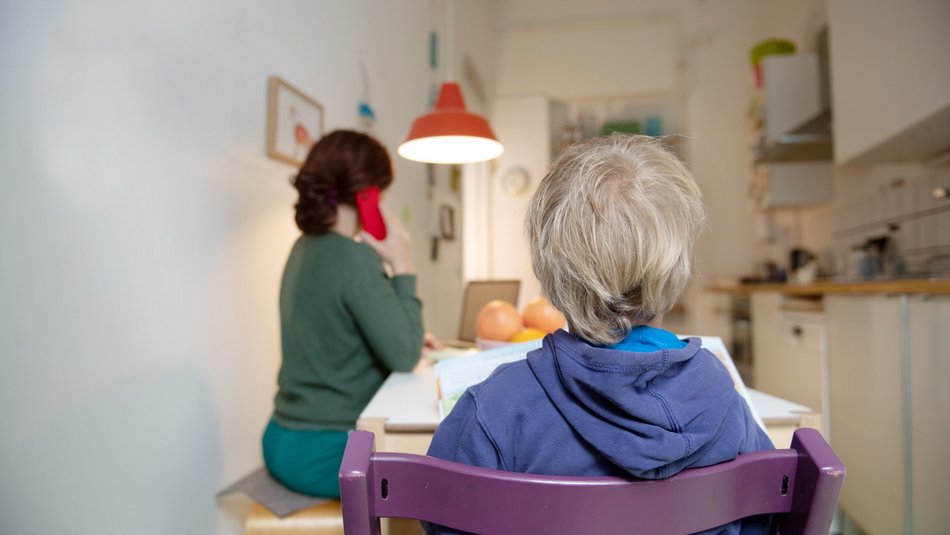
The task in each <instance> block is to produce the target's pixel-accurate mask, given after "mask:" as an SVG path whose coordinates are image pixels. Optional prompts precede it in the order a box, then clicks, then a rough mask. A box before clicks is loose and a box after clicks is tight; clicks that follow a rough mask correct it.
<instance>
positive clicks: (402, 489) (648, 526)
mask: <svg viewBox="0 0 950 535" xmlns="http://www.w3.org/2000/svg"><path fill="white" fill-rule="evenodd" d="M844 473H845V469H844V465H842V464H841V461H840V460H838V457H837V456H836V455H835V453H834V452H833V451H832V450H831V447H830V446H828V443H827V442H825V440H824V439H823V438H822V436H821V435H820V434H819V433H818V432H817V431H815V430H814V429H805V428H803V429H799V430H797V431H795V436H794V438H793V439H792V447H791V449H787V450H773V451H757V452H752V453H746V454H743V455H740V456H739V457H738V458H737V459H735V460H733V461H729V462H725V463H721V464H718V465H715V466H709V467H705V468H695V469H691V470H685V471H683V472H681V473H679V474H677V475H675V476H673V477H671V478H669V479H663V480H653V481H651V480H636V479H624V478H617V477H571V476H540V475H534V474H520V473H515V472H504V471H500V470H492V469H487V468H479V467H474V466H468V465H464V464H459V463H455V462H450V461H445V460H442V459H436V458H433V457H427V456H424V455H410V454H404V453H386V452H380V453H374V452H373V434H372V433H370V432H367V431H353V432H351V433H350V436H349V440H348V441H347V444H346V452H345V453H344V455H343V463H342V465H341V466H340V493H341V499H342V501H343V526H344V531H345V533H346V535H364V534H366V535H369V534H372V535H377V534H378V533H379V519H380V518H384V517H390V518H392V517H398V518H413V519H418V520H423V521H427V522H432V523H435V524H441V525H443V526H447V527H451V528H454V529H458V530H463V531H470V532H474V533H490V534H494V533H521V534H524V533H545V534H559V533H563V534H577V533H597V534H615V533H616V534H621V533H622V534H624V535H628V534H630V533H634V532H636V533H649V534H660V533H693V532H696V531H701V530H703V529H709V528H713V527H716V526H720V525H722V524H727V523H729V522H732V521H734V520H738V519H740V518H744V517H747V516H753V515H759V514H775V515H777V517H776V520H777V522H776V524H777V528H778V529H777V531H778V532H779V533H782V534H783V535H784V534H808V535H819V534H820V535H827V534H828V531H829V528H830V526H831V519H832V516H833V515H834V511H835V505H836V503H837V501H838V493H839V492H840V491H841V484H842V482H843V481H844Z"/></svg>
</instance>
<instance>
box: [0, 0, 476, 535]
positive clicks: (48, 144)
mask: <svg viewBox="0 0 950 535" xmlns="http://www.w3.org/2000/svg"><path fill="white" fill-rule="evenodd" d="M432 9H433V2H430V1H425V0H416V1H402V2H398V3H396V2H371V1H368V0H360V1H343V0H338V1H327V0H324V1H304V0H298V1H289V0H286V1H279V2H260V1H251V0H241V1H227V2H226V1H223V0H218V1H206V2H185V1H181V0H174V1H169V2H153V3H145V4H143V3H139V2H131V3H130V2H121V1H118V0H114V1H105V0H103V1H98V2H89V1H86V2H78V1H65V0H63V1H46V2H8V1H3V2H2V3H0V72H2V73H3V74H2V76H0V117H2V120H0V295H2V298H0V422H2V426H0V444H2V446H0V448H2V450H0V452H2V453H0V474H3V477H2V483H0V485H2V489H3V493H2V495H3V499H2V500H0V532H2V533H91V532H96V533H99V532H102V533H137V534H147V533H156V534H159V533H161V534H167V533H202V534H204V533H213V532H217V533H237V532H238V531H239V524H240V522H241V519H240V518H238V517H236V516H235V515H234V512H233V511H230V510H225V509H222V508H221V507H220V506H218V505H217V504H216V503H215V501H214V498H213V496H214V493H215V491H216V490H217V489H219V488H221V487H222V486H224V485H225V484H226V483H228V482H230V481H232V480H234V479H236V478H237V477H239V476H240V475H242V474H243V473H245V472H247V471H249V470H251V469H252V468H255V467H256V466H258V465H259V464H260V453H259V437H260V432H261V430H262V428H263V426H264V424H265V422H266V420H267V418H268V415H269V412H270V410H271V397H272V395H273V392H274V388H275V384H274V383H275V375H276V371H277V366H278V362H279V339H278V323H277V308H276V301H277V297H276V296H277V288H278V283H279V276H280V272H281V269H282V267H283V262H284V260H285V258H286V255H287V252H288V250H289V247H290V245H291V243H292V242H293V240H294V239H295V237H296V236H297V234H298V233H297V231H296V229H295V227H294V226H293V223H292V204H293V202H294V195H293V190H292V188H290V187H289V185H288V183H287V178H288V177H289V176H290V174H291V173H292V171H293V169H292V168H290V167H288V166H286V165H283V164H280V163H277V162H275V161H273V160H270V159H268V158H266V157H265V156H264V155H263V154H264V131H265V125H264V120H265V104H266V100H265V98H266V91H265V88H266V80H267V77H268V76H269V75H280V76H282V77H284V78H285V79H286V80H288V81H289V82H291V83H293V84H294V85H296V86H297V87H299V88H301V89H302V90H304V91H306V92H307V93H309V94H310V95H312V96H313V97H315V98H316V99H318V100H320V101H321V102H322V103H323V104H324V105H325V107H326V125H327V127H328V129H332V128H337V127H356V126H357V124H358V122H357V116H356V103H357V100H358V98H360V97H361V93H362V81H361V79H360V67H359V60H360V59H363V60H364V61H365V63H366V67H367V71H368V73H369V81H370V96H371V102H372V104H373V105H374V106H375V108H376V112H377V114H378V116H379V118H380V122H379V124H378V125H377V127H376V134H377V135H378V136H379V137H380V139H381V140H382V141H383V142H385V143H386V144H387V145H388V146H389V147H390V148H391V149H394V148H395V146H396V144H398V142H399V141H401V139H402V137H403V136H404V135H405V133H406V132H407V131H408V128H409V124H410V121H411V120H412V118H414V117H415V116H416V115H418V114H420V113H422V112H423V111H425V109H426V107H427V105H428V97H429V88H430V84H431V83H433V74H432V73H431V72H430V71H429V67H428V64H427V63H428V51H427V47H428V32H429V29H430V27H431V25H432V24H431V19H432V18H433V17H432V16H431V10H432ZM483 19H484V20H486V21H487V20H489V17H487V16H486V17H483ZM486 24H487V22H486ZM482 26H483V27H485V24H483V25H482ZM395 163H396V172H397V178H396V182H395V185H394V186H393V188H392V190H391V192H390V194H389V197H388V202H389V204H390V205H391V206H392V207H393V208H394V210H395V211H397V212H398V213H401V212H402V211H403V210H404V208H406V209H408V211H409V215H410V218H409V219H410V221H409V226H410V230H411V231H412V233H413V235H414V236H415V237H416V242H417V243H418V244H419V246H418V247H417V250H416V253H417V264H418V266H419V271H420V276H421V277H422V278H423V279H424V277H425V276H426V274H427V273H429V272H431V271H432V270H433V269H437V268H436V267H435V266H432V265H430V264H429V263H428V261H427V260H426V258H427V256H428V254H427V248H426V247H425V246H424V243H425V239H424V236H426V234H427V232H428V230H427V217H428V215H427V214H426V213H425V212H426V207H427V203H426V189H425V188H426V185H425V184H426V181H425V168H424V166H422V165H420V164H412V163H408V162H405V161H404V160H401V159H398V158H396V159H395ZM421 287H422V288H425V284H424V282H423V284H422V285H421ZM423 297H424V298H425V294H423ZM457 306H458V304H457V303H456V304H455V307H457ZM433 313H436V314H437V311H436V310H430V309H428V308H427V310H426V314H427V315H430V314H433Z"/></svg>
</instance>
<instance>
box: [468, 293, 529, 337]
mask: <svg viewBox="0 0 950 535" xmlns="http://www.w3.org/2000/svg"><path fill="white" fill-rule="evenodd" d="M523 327H524V325H523V324H522V323H521V315H520V314H518V309H516V308H515V306H514V305H512V304H511V303H509V302H507V301H501V300H497V299H496V300H495V301H489V302H488V303H486V304H485V306H483V307H482V309H481V310H479V311H478V317H476V318H475V332H476V333H478V337H479V338H484V339H486V340H498V341H507V340H509V339H511V337H512V336H514V335H516V334H518V333H519V332H520V331H521V329H522V328H523Z"/></svg>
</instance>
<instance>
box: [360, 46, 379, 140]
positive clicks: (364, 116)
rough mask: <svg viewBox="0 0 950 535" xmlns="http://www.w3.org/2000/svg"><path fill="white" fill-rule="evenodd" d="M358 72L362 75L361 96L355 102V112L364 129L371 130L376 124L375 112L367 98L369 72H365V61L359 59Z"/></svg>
mask: <svg viewBox="0 0 950 535" xmlns="http://www.w3.org/2000/svg"><path fill="white" fill-rule="evenodd" d="M360 74H362V77H363V98H362V99H361V100H360V101H359V103H358V104H357V113H358V115H359V120H360V123H361V124H362V125H363V128H364V129H365V130H369V131H372V129H373V125H375V124H376V112H375V111H374V110H373V106H372V105H371V104H370V100H369V74H368V73H367V72H366V62H364V61H363V60H360Z"/></svg>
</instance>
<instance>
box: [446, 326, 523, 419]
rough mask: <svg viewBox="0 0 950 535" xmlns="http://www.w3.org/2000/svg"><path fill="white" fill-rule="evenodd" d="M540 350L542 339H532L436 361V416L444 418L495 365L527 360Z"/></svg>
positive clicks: (486, 376)
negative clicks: (531, 354) (532, 352)
mask: <svg viewBox="0 0 950 535" xmlns="http://www.w3.org/2000/svg"><path fill="white" fill-rule="evenodd" d="M539 347H541V340H532V341H530V342H524V343H521V344H511V345H507V346H504V347H498V348H495V349H489V350H487V351H480V352H478V353H475V354H473V355H467V356H462V357H456V358H453V359H447V360H442V361H439V362H437V363H436V364H435V376H436V384H437V386H438V393H439V417H440V418H445V415H447V414H448V413H449V411H451V410H452V407H454V406H455V402H456V401H458V399H459V396H461V395H462V394H463V393H464V392H465V389H466V388H468V387H470V386H472V385H476V384H478V383H480V382H482V381H484V380H485V379H487V378H488V376H489V375H491V372H493V371H495V368H497V367H498V366H501V365H502V364H505V363H506V362H514V361H516V360H521V359H523V358H526V357H527V356H528V352H529V351H532V350H535V349H538V348H539Z"/></svg>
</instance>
